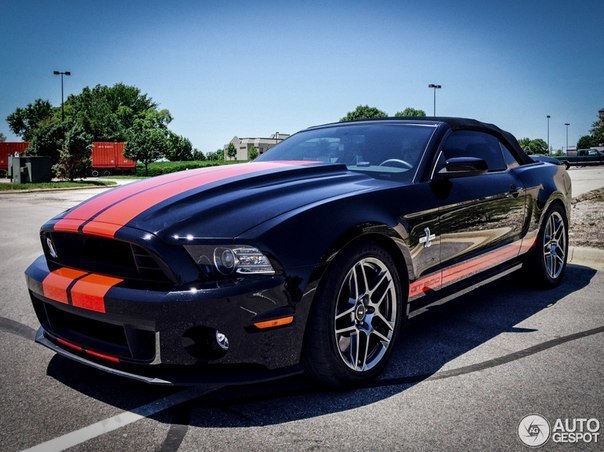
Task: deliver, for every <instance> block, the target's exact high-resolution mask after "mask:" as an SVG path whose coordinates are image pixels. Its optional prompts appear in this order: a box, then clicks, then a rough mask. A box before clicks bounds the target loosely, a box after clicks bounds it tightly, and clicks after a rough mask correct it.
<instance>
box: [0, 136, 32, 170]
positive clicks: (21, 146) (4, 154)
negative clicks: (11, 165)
mask: <svg viewBox="0 0 604 452" xmlns="http://www.w3.org/2000/svg"><path fill="white" fill-rule="evenodd" d="M28 147H29V143H28V142H27V141H12V142H10V141H7V142H0V169H4V170H6V169H8V154H14V153H15V152H18V153H19V154H23V153H25V150H26V149H27V148H28Z"/></svg>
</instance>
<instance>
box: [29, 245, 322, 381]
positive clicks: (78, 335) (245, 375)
mask: <svg viewBox="0 0 604 452" xmlns="http://www.w3.org/2000/svg"><path fill="white" fill-rule="evenodd" d="M69 274H71V273H68V275H69ZM59 276H61V275H59ZM94 276H96V275H93V276H92V277H90V276H86V277H84V278H83V279H82V277H80V278H81V279H79V280H78V279H77V278H76V279H74V281H73V282H70V281H69V280H68V279H65V278H63V279H61V278H59V277H58V276H57V271H54V272H51V271H50V270H49V268H48V265H47V263H46V260H45V258H44V257H43V256H41V257H40V258H38V259H37V260H36V261H34V263H33V264H32V265H31V266H30V267H29V268H28V269H27V270H26V279H27V285H28V288H29V292H30V296H31V300H32V303H33V306H34V309H35V312H36V314H37V316H38V319H39V321H40V323H41V325H42V327H41V328H40V330H39V331H38V335H37V338H36V341H37V342H39V343H41V344H42V345H45V346H47V347H49V348H50V349H52V350H54V351H56V352H57V353H59V354H61V355H62V356H65V357H67V358H70V359H74V360H76V361H78V362H81V363H84V364H87V365H91V366H94V367H96V368H98V369H101V370H104V371H108V372H111V373H114V374H117V375H122V376H126V377H130V378H135V379H137V380H140V381H144V382H147V383H154V384H192V383H195V382H203V383H206V382H243V381H262V380H266V379H270V378H278V377H281V376H284V375H289V374H292V373H297V372H299V371H300V368H299V362H300V354H301V348H302V340H303V335H304V327H305V324H306V319H307V316H308V309H309V307H310V302H311V298H312V294H313V291H312V290H307V292H306V294H305V295H304V296H302V297H301V299H300V298H299V299H295V295H292V283H291V279H290V278H287V277H284V276H275V277H267V278H255V279H246V280H243V281H239V282H231V283H225V284H222V285H221V286H216V287H211V288H191V289H188V290H178V291H159V290H148V289H145V288H141V287H140V286H138V287H137V286H130V285H129V284H128V282H127V281H123V280H119V281H118V282H115V281H114V282H112V283H111V284H110V286H109V287H103V288H99V286H98V284H97V285H95V283H96V282H97V280H95V278H94ZM98 276H99V277H98V278H97V279H98V280H100V281H101V282H103V281H104V280H105V279H110V278H107V277H103V276H102V275H98ZM298 280H299V279H298ZM80 281H84V282H85V283H86V284H83V283H81V282H80ZM88 281H90V282H88ZM101 289H102V290H101ZM295 289H296V290H294V291H293V293H294V294H295V293H300V292H299V290H298V288H297V287H296V288H295ZM284 315H293V317H294V321H293V323H291V324H289V325H286V326H281V327H278V328H273V329H266V330H264V329H262V330H261V329H258V328H256V327H254V323H255V322H257V321H258V320H260V319H261V320H267V319H270V318H271V317H273V318H274V317H279V316H284ZM216 331H219V332H221V333H223V334H224V335H226V337H227V338H228V342H229V348H228V351H226V352H224V351H220V350H219V353H218V354H217V353H216V347H214V345H215V344H211V338H212V337H214V336H215V335H214V336H212V334H213V333H215V332H216Z"/></svg>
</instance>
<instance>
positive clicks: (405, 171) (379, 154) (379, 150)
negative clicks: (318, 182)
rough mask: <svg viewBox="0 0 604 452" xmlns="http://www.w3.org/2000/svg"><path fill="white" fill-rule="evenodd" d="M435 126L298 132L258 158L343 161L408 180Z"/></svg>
mask: <svg viewBox="0 0 604 452" xmlns="http://www.w3.org/2000/svg"><path fill="white" fill-rule="evenodd" d="M435 130H436V126H434V125H425V124H418V125H416V124H358V125H356V124H355V125H350V124H348V125H341V126H333V127H324V128H318V129H311V130H305V131H303V132H300V133H297V134H295V135H293V136H292V137H290V138H288V139H287V140H285V141H283V142H282V143H280V144H279V145H277V146H275V147H274V148H272V149H271V150H270V151H268V152H266V153H265V154H264V155H262V156H261V157H260V158H258V159H257V160H259V161H269V160H307V161H315V162H323V163H343V164H345V165H346V166H347V167H348V169H349V170H351V171H358V172H362V173H365V174H367V175H369V176H373V177H381V178H389V179H396V180H402V181H407V180H411V179H412V178H413V176H414V175H415V170H416V169H417V166H418V165H419V163H420V160H421V157H422V155H423V153H424V152H425V150H426V147H427V145H428V142H429V141H430V137H431V136H432V134H433V133H434V131H435Z"/></svg>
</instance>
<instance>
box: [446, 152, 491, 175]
mask: <svg viewBox="0 0 604 452" xmlns="http://www.w3.org/2000/svg"><path fill="white" fill-rule="evenodd" d="M488 169H489V168H488V166H487V162H486V161H485V160H484V159H480V158H476V157H455V158H451V159H449V160H447V161H446V162H445V167H444V168H443V169H441V170H440V171H439V172H438V175H439V177H440V178H442V179H453V178H456V177H468V176H479V175H481V174H484V173H486V172H487V171H488Z"/></svg>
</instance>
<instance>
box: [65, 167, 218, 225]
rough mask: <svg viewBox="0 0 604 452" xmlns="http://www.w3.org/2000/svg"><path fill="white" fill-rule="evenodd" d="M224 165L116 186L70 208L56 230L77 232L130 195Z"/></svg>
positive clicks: (201, 173) (208, 171)
mask: <svg viewBox="0 0 604 452" xmlns="http://www.w3.org/2000/svg"><path fill="white" fill-rule="evenodd" d="M221 169H223V167H218V166H216V167H211V168H200V169H195V170H191V171H187V172H178V173H173V174H166V175H164V176H159V177H152V178H150V179H146V180H143V181H140V182H135V183H132V184H128V185H124V186H122V187H117V188H114V189H113V190H109V191H107V192H105V193H103V194H101V195H99V196H95V197H93V198H91V199H89V200H87V201H84V202H83V203H82V204H80V205H78V206H77V207H75V208H74V209H72V210H70V211H69V212H68V213H67V214H66V215H65V216H64V217H63V218H62V219H61V220H59V221H58V222H57V223H56V224H55V226H54V229H55V231H71V232H77V231H78V228H79V227H80V226H81V225H82V224H83V223H84V222H85V221H87V220H88V219H90V218H92V217H93V216H94V215H97V214H98V213H99V212H101V211H102V210H103V209H106V208H108V207H110V206H112V205H114V204H116V203H119V202H120V201H123V200H124V199H127V198H128V197H130V196H133V195H136V194H137V193H142V192H144V191H146V190H150V189H152V188H154V187H158V186H161V185H166V184H170V183H173V182H176V181H179V180H181V179H186V178H191V177H199V176H201V175H203V174H205V173H211V172H215V171H220V170H221Z"/></svg>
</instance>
